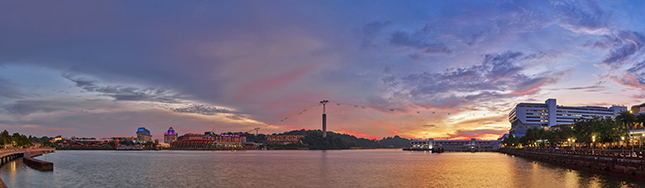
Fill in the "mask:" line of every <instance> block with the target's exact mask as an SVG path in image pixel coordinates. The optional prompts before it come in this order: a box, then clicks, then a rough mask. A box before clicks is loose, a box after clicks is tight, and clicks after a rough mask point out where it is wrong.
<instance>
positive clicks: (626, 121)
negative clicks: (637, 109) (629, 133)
mask: <svg viewBox="0 0 645 188" xmlns="http://www.w3.org/2000/svg"><path fill="white" fill-rule="evenodd" d="M635 120H636V117H635V116H634V114H632V113H631V112H629V111H621V112H620V113H618V115H617V116H616V121H618V122H621V123H622V125H623V126H625V127H628V128H632V127H633V124H634V121H635Z"/></svg>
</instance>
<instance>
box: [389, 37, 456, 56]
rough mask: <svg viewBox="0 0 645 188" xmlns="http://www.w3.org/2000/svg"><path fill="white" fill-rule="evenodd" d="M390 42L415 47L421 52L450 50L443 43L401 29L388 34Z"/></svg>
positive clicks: (446, 51) (449, 51)
mask: <svg viewBox="0 0 645 188" xmlns="http://www.w3.org/2000/svg"><path fill="white" fill-rule="evenodd" d="M390 44H392V45H395V46H404V47H410V48H414V49H417V50H419V51H421V52H423V53H428V54H436V53H451V52H452V51H451V50H450V49H449V48H448V47H447V46H446V45H445V44H443V43H440V42H433V41H431V40H429V39H428V38H427V37H425V36H422V35H419V34H417V35H410V34H408V33H406V32H403V31H397V32H394V33H392V35H391V36H390Z"/></svg>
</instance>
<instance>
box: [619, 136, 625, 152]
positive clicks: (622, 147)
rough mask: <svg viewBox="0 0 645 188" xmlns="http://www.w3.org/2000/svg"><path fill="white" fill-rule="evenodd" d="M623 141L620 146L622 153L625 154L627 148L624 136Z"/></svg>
mask: <svg viewBox="0 0 645 188" xmlns="http://www.w3.org/2000/svg"><path fill="white" fill-rule="evenodd" d="M621 139H622V140H623V141H622V143H621V144H620V148H621V149H622V150H623V151H622V152H621V153H623V154H625V147H624V146H623V144H625V137H624V136H622V137H621Z"/></svg>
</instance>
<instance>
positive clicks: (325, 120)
mask: <svg viewBox="0 0 645 188" xmlns="http://www.w3.org/2000/svg"><path fill="white" fill-rule="evenodd" d="M328 102H329V101H328V100H322V101H320V104H322V105H323V116H322V117H323V119H322V120H323V122H322V123H323V128H322V132H323V138H325V137H327V114H325V105H326V104H327V103H328Z"/></svg>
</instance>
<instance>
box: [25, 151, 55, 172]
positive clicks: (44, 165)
mask: <svg viewBox="0 0 645 188" xmlns="http://www.w3.org/2000/svg"><path fill="white" fill-rule="evenodd" d="M46 153H51V151H48V150H38V151H28V152H25V154H24V156H23V157H22V162H23V163H25V164H26V165H27V166H29V167H31V168H33V169H36V170H41V171H52V170H54V163H52V162H47V161H43V160H38V159H34V158H32V157H35V156H39V155H42V154H46Z"/></svg>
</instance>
